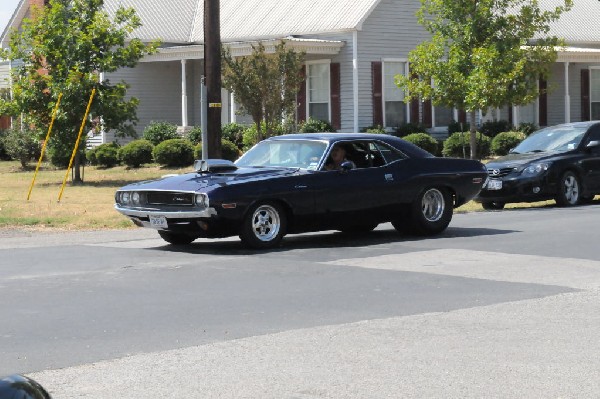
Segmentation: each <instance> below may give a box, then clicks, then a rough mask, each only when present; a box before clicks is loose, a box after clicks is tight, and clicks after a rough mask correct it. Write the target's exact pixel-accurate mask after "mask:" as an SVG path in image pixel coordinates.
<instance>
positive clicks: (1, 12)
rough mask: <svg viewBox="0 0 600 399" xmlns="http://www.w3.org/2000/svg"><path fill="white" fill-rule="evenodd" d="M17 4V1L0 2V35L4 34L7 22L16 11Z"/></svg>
mask: <svg viewBox="0 0 600 399" xmlns="http://www.w3.org/2000/svg"><path fill="white" fill-rule="evenodd" d="M17 4H19V0H0V34H1V33H2V32H4V28H6V24H8V20H9V19H10V17H12V15H13V12H14V11H15V10H16V9H17Z"/></svg>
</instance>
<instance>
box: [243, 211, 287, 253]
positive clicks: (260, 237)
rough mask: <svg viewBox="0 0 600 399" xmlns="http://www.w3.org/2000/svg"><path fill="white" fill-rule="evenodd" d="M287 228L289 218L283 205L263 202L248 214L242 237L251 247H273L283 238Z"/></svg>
mask: <svg viewBox="0 0 600 399" xmlns="http://www.w3.org/2000/svg"><path fill="white" fill-rule="evenodd" d="M286 228H287V219H286V215H285V212H284V210H283V209H282V207H281V206H280V205H278V204H276V203H274V202H263V203H259V204H257V205H255V206H253V207H252V208H251V209H250V210H249V211H248V213H247V214H246V217H245V218H244V221H243V223H242V229H241V231H240V239H241V240H242V242H243V243H244V245H246V246H248V247H250V248H256V249H265V248H273V247H275V246H277V245H278V244H279V243H280V242H281V240H282V239H283V236H284V235H285V231H286Z"/></svg>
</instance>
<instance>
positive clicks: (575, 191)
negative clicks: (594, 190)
mask: <svg viewBox="0 0 600 399" xmlns="http://www.w3.org/2000/svg"><path fill="white" fill-rule="evenodd" d="M563 184H564V190H565V199H566V200H567V202H568V203H569V204H576V203H577V200H579V184H578V183H577V179H576V178H575V176H573V175H568V176H567V177H565V181H564V183H563Z"/></svg>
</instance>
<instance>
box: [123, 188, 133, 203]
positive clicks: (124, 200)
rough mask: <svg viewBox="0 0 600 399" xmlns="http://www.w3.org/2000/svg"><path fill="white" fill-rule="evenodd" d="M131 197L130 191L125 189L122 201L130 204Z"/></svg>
mask: <svg viewBox="0 0 600 399" xmlns="http://www.w3.org/2000/svg"><path fill="white" fill-rule="evenodd" d="M130 198H131V196H130V193H129V191H123V193H122V194H121V202H122V203H124V204H129V200H130Z"/></svg>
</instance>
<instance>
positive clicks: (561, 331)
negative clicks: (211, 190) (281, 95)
mask: <svg viewBox="0 0 600 399" xmlns="http://www.w3.org/2000/svg"><path fill="white" fill-rule="evenodd" d="M599 210H600V207H599V204H597V203H596V204H595V205H592V206H585V207H577V208H569V209H559V208H553V207H549V208H542V209H529V210H507V211H502V212H486V213H472V214H460V215H455V217H454V219H453V221H452V223H451V225H450V227H449V228H448V230H447V231H446V232H445V233H444V234H442V235H440V236H438V237H435V238H428V239H420V238H414V237H404V236H400V235H398V234H397V233H396V232H395V231H394V230H393V229H392V227H391V225H389V224H386V225H381V226H380V227H379V228H378V229H377V230H376V231H374V232H373V233H371V234H368V235H365V236H359V237H353V236H347V235H344V234H341V233H335V232H327V233H317V234H305V235H297V236H289V237H286V239H285V240H284V244H283V246H282V247H281V248H280V249H278V250H275V251H268V252H253V251H247V250H244V249H243V248H242V247H241V245H240V243H239V241H238V240H237V239H234V238H232V239H227V240H198V241H196V242H195V243H194V244H192V245H190V246H189V247H185V248H174V247H170V246H167V245H165V243H164V242H163V241H162V240H161V239H160V238H158V235H157V234H156V232H154V231H151V230H145V229H139V230H130V231H99V232H78V233H53V234H50V233H33V232H27V231H6V230H5V231H0V293H1V298H2V300H1V301H0V359H1V361H0V376H2V375H8V374H12V373H24V374H27V375H29V376H31V377H33V378H34V379H36V380H37V381H39V382H40V383H42V385H43V386H45V387H46V388H47V389H48V390H49V391H50V392H51V394H52V395H53V397H54V398H55V399H57V398H58V399H60V398H116V397H118V398H142V397H143V398H170V397H189V398H301V399H306V398H399V397H424V398H425V397H427V398H431V397H440V398H442V397H443V398H447V397H478V398H480V397H507V398H508V397H510V398H514V397H544V398H545V397H596V396H597V395H598V393H599V392H600V380H598V378H597V376H598V375H600V356H599V355H600V340H598V332H599V331H600V312H599V311H600V301H599V299H600V289H599V288H600V251H599V250H598V243H597V241H598V237H599V235H598V232H597V229H598V225H599V224H600V213H599Z"/></svg>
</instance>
